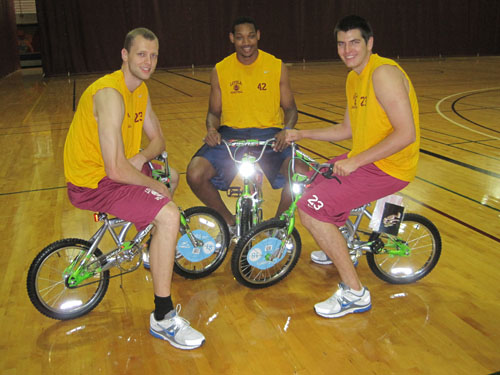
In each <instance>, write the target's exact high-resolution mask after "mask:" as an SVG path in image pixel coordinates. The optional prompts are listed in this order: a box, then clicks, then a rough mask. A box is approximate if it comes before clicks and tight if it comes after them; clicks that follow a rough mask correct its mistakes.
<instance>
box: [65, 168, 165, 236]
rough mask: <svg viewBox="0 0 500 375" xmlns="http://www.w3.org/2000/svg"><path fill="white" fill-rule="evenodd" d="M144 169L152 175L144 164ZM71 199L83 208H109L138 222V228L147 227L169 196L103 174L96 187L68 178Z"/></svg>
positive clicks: (136, 223) (99, 209)
mask: <svg viewBox="0 0 500 375" xmlns="http://www.w3.org/2000/svg"><path fill="white" fill-rule="evenodd" d="M142 173H144V174H146V175H149V176H151V170H150V168H149V167H148V165H147V164H145V165H144V168H143V169H142ZM68 197H69V200H70V202H71V203H72V204H73V205H74V206H75V207H78V208H81V209H82V210H89V211H96V212H106V213H108V214H110V215H113V216H116V217H119V218H120V219H123V220H127V221H130V222H132V223H134V224H135V227H136V228H137V230H138V231H140V230H142V229H144V228H146V227H147V226H148V225H149V223H151V222H152V221H153V220H154V218H155V217H156V215H157V214H158V212H160V210H161V209H162V208H163V206H165V205H166V204H167V203H168V202H170V199H169V198H167V197H165V196H163V195H161V194H159V193H157V192H156V191H154V190H152V189H150V188H148V187H145V186H140V185H127V184H121V183H118V182H115V181H113V180H111V179H109V178H108V177H104V178H103V179H102V180H101V181H99V184H98V186H97V188H96V189H90V188H86V187H80V186H75V185H73V184H72V183H71V182H68Z"/></svg>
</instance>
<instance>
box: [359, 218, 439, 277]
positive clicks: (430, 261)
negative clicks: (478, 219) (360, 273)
mask: <svg viewBox="0 0 500 375" xmlns="http://www.w3.org/2000/svg"><path fill="white" fill-rule="evenodd" d="M380 239H381V240H382V241H383V243H384V248H382V249H380V250H379V251H378V254H374V253H371V252H368V253H366V260H367V261H368V265H369V266H370V269H371V270H372V271H373V273H374V274H375V275H377V277H379V278H380V279H382V280H384V281H387V282H389V283H391V284H409V283H413V282H415V281H417V280H420V279H421V278H423V277H424V276H426V275H427V274H429V272H431V271H432V269H433V268H434V267H435V266H436V264H437V262H438V260H439V256H440V255H441V236H440V235H439V231H438V229H437V228H436V226H435V225H434V224H433V223H432V222H431V221H430V220H429V219H427V218H425V217H423V216H421V215H417V214H412V213H409V214H406V215H405V216H404V219H403V221H402V222H401V226H400V227H399V233H398V236H397V237H396V236H391V235H388V234H385V233H382V234H380ZM398 247H399V248H402V249H406V250H407V253H406V254H404V255H394V254H391V253H390V252H391V251H394V250H395V249H396V248H398Z"/></svg>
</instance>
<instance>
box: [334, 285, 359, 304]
mask: <svg viewBox="0 0 500 375" xmlns="http://www.w3.org/2000/svg"><path fill="white" fill-rule="evenodd" d="M350 289H351V288H349V287H348V286H347V285H345V284H344V283H339V289H338V290H337V291H336V292H335V293H334V294H333V296H331V297H330V299H336V300H337V301H338V302H339V303H340V304H341V305H343V304H345V303H350V302H352V301H351V300H349V299H348V298H347V297H346V293H347V292H349V291H350ZM351 294H352V293H351ZM353 296H355V297H357V298H359V299H361V297H359V296H356V295H354V294H353Z"/></svg>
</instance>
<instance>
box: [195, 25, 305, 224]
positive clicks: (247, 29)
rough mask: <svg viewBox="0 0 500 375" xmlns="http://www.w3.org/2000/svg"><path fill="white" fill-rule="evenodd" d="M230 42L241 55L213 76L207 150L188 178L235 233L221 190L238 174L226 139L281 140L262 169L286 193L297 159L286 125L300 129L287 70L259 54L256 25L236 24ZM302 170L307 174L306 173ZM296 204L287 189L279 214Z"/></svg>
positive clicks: (220, 66) (226, 61)
mask: <svg viewBox="0 0 500 375" xmlns="http://www.w3.org/2000/svg"><path fill="white" fill-rule="evenodd" d="M229 39H230V40H231V43H233V44H234V47H235V51H236V52H235V53H233V54H232V55H230V56H228V57H226V58H225V59H224V60H222V61H221V62H219V63H218V64H217V65H216V66H215V68H214V69H213V70H212V74H211V77H210V83H211V89H210V99H209V108H208V113H207V119H206V126H207V135H206V136H205V138H204V142H205V144H204V145H203V146H202V147H201V148H200V149H199V150H198V151H197V152H196V154H195V155H194V156H193V159H192V160H191V162H190V163H189V166H188V169H187V176H186V177H187V182H188V184H189V186H190V187H191V190H192V191H193V192H194V193H195V194H196V196H197V197H198V198H199V199H200V200H201V201H202V202H203V203H204V204H205V205H207V206H208V207H212V208H214V209H215V210H216V211H218V212H219V213H220V214H221V215H222V216H223V217H224V219H225V220H226V222H227V223H228V224H229V225H230V227H232V226H233V225H234V224H235V218H234V216H233V214H232V213H231V212H230V211H229V210H228V209H227V207H226V205H225V204H224V202H223V201H222V199H221V196H220V194H219V192H218V190H227V189H228V188H229V185H230V184H231V182H232V180H233V179H234V177H235V175H236V173H237V169H236V166H235V164H234V162H233V161H232V160H231V158H230V157H229V155H228V152H227V149H226V147H225V146H224V145H223V144H221V138H223V139H227V140H229V139H259V140H266V139H269V138H273V137H276V145H275V147H274V151H273V150H266V153H265V154H264V156H263V158H262V160H261V163H260V164H261V167H262V169H263V171H264V173H265V174H266V177H267V178H268V180H269V182H270V183H271V186H272V187H273V188H274V189H279V188H282V187H283V186H285V182H286V180H285V178H286V177H287V176H288V161H289V160H290V157H291V150H290V148H287V144H286V142H285V132H284V131H283V124H284V128H285V129H291V128H293V127H294V126H295V123H296V122H297V107H296V105H295V100H294V98H293V94H292V91H291V88H290V83H289V80H288V72H287V69H286V66H285V65H284V64H283V63H282V62H281V60H279V59H277V58H275V57H274V56H272V55H270V54H268V53H266V52H264V51H262V50H259V49H258V46H257V44H258V41H259V39H260V31H259V29H258V28H257V26H256V24H255V21H254V20H253V19H251V18H249V17H241V18H238V19H237V20H236V21H235V22H234V23H233V28H232V31H231V33H230V34H229ZM281 108H282V109H283V113H284V116H283V114H282V111H281ZM221 124H222V126H221ZM298 167H299V168H302V169H304V170H303V172H305V167H303V166H298ZM290 203H291V196H290V192H289V186H288V184H287V185H286V187H285V188H284V189H283V191H282V193H281V200H280V203H279V206H278V209H277V214H279V213H281V212H283V211H284V210H285V209H286V208H288V206H289V205H290Z"/></svg>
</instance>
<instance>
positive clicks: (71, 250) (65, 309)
mask: <svg viewBox="0 0 500 375" xmlns="http://www.w3.org/2000/svg"><path fill="white" fill-rule="evenodd" d="M90 246H91V243H90V242H88V241H85V240H81V239H78V238H66V239H63V240H60V241H57V242H54V243H52V244H50V245H49V246H47V247H46V248H45V249H43V250H42V251H41V252H40V253H39V254H38V255H37V256H36V257H35V259H34V260H33V263H31V266H30V269H29V271H28V278H27V282H26V287H27V290H28V296H29V297H30V300H31V302H32V303H33V305H34V306H35V307H36V309H37V310H38V311H40V312H41V313H42V314H44V315H46V316H48V317H49V318H53V319H59V320H67V319H74V318H78V317H80V316H82V315H85V314H87V313H88V312H90V311H91V310H92V309H94V308H95V307H96V306H97V305H98V304H99V303H100V302H101V300H102V299H103V297H104V295H105V294H106V291H107V290H108V285H109V271H104V272H100V273H96V274H95V275H94V276H93V277H90V278H89V279H87V280H85V281H84V284H88V285H82V286H79V287H76V288H70V287H68V285H67V283H66V278H65V276H64V274H65V270H66V269H67V268H68V266H69V265H70V264H71V263H72V262H73V261H74V260H75V259H76V258H77V257H78V256H80V255H83V254H85V253H86V252H87V251H88V249H89V248H90ZM101 255H102V252H101V251H100V250H99V249H96V250H95V251H94V253H93V254H92V257H91V259H90V260H95V259H97V257H99V256H101Z"/></svg>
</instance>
